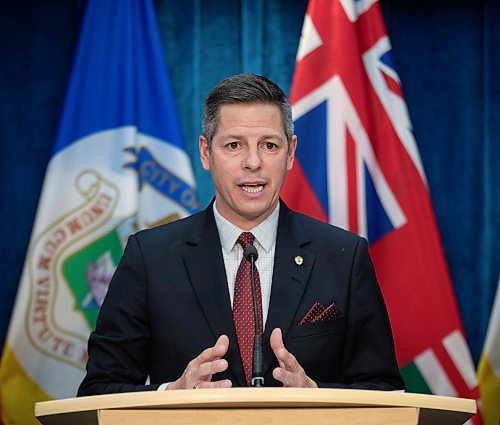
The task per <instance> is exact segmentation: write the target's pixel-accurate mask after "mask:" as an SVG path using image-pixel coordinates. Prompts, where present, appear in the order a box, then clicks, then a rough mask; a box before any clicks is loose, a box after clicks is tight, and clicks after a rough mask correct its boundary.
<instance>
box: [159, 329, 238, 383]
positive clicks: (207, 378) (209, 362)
mask: <svg viewBox="0 0 500 425" xmlns="http://www.w3.org/2000/svg"><path fill="white" fill-rule="evenodd" d="M228 348H229V338H228V337H227V336H226V335H221V336H220V337H219V339H218V340H217V342H216V343H215V345H214V346H213V347H210V348H207V349H206V350H204V351H203V352H202V353H201V354H200V355H199V356H198V357H196V358H195V359H193V360H191V361H190V362H189V363H188V365H187V367H186V369H185V370H184V373H183V374H182V376H181V377H180V378H179V379H178V380H177V381H174V382H171V383H170V384H168V385H167V388H166V389H167V390H182V389H192V388H230V387H231V386H232V383H231V381H230V380H229V379H224V380H222V381H213V382H212V375H213V374H214V373H219V372H224V371H225V370H226V369H227V367H228V364H227V361H226V360H224V359H223V358H222V357H223V356H224V355H225V354H226V352H227V350H228Z"/></svg>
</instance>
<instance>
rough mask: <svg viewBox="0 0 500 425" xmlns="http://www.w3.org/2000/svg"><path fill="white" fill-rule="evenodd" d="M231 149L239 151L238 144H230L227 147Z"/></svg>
mask: <svg viewBox="0 0 500 425" xmlns="http://www.w3.org/2000/svg"><path fill="white" fill-rule="evenodd" d="M226 147H228V148H229V149H238V142H230V143H228V144H227V145H226Z"/></svg>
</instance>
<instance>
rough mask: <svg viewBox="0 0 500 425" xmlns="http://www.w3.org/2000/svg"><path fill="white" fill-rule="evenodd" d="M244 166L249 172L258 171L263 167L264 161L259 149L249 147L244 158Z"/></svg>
mask: <svg viewBox="0 0 500 425" xmlns="http://www.w3.org/2000/svg"><path fill="white" fill-rule="evenodd" d="M242 166H243V168H245V169H247V170H257V169H259V168H260V167H261V166H262V159H261V157H260V152H259V149H258V147H256V146H254V147H251V146H249V147H248V149H247V150H246V151H245V155H244V157H243V161H242Z"/></svg>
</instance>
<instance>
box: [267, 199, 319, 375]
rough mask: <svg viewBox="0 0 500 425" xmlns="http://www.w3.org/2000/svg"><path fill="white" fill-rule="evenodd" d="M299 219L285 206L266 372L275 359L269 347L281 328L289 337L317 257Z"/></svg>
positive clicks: (274, 282) (281, 223) (275, 257)
mask: <svg viewBox="0 0 500 425" xmlns="http://www.w3.org/2000/svg"><path fill="white" fill-rule="evenodd" d="M298 217H299V216H297V215H295V214H294V213H293V212H292V211H291V210H289V209H288V208H287V207H286V205H285V204H284V203H283V202H282V203H281V206H280V218H279V223H278V233H277V235H276V251H275V256H274V269H273V281H272V289H271V299H270V304H269V313H268V317H267V320H266V328H265V331H264V338H263V339H264V341H265V342H264V347H263V357H264V368H263V370H264V373H266V372H267V370H268V369H269V367H270V366H271V364H272V363H274V360H275V356H274V353H273V352H272V350H271V346H270V344H269V338H270V336H271V332H272V330H273V329H274V328H280V329H281V331H282V332H283V340H284V339H285V338H286V336H287V334H288V331H289V329H290V327H291V325H292V322H293V319H294V317H295V315H296V312H297V309H298V307H299V304H300V302H301V300H302V296H303V294H304V290H305V288H306V286H307V282H308V280H309V275H310V273H311V270H312V267H313V265H314V261H315V258H316V257H315V255H314V254H313V253H311V252H310V251H308V250H307V245H308V244H309V242H310V239H309V236H308V235H307V233H306V232H305V229H304V228H303V227H302V224H301V223H300V222H299V220H298ZM301 260H302V261H301Z"/></svg>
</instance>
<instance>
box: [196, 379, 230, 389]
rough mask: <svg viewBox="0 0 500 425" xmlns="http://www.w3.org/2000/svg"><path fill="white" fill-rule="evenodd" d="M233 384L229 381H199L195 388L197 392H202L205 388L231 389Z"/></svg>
mask: <svg viewBox="0 0 500 425" xmlns="http://www.w3.org/2000/svg"><path fill="white" fill-rule="evenodd" d="M232 386H233V383H232V382H231V381H230V380H229V379H223V380H222V381H201V382H200V383H198V384H197V385H195V388H196V389H197V390H202V389H206V388H231V387H232Z"/></svg>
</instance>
